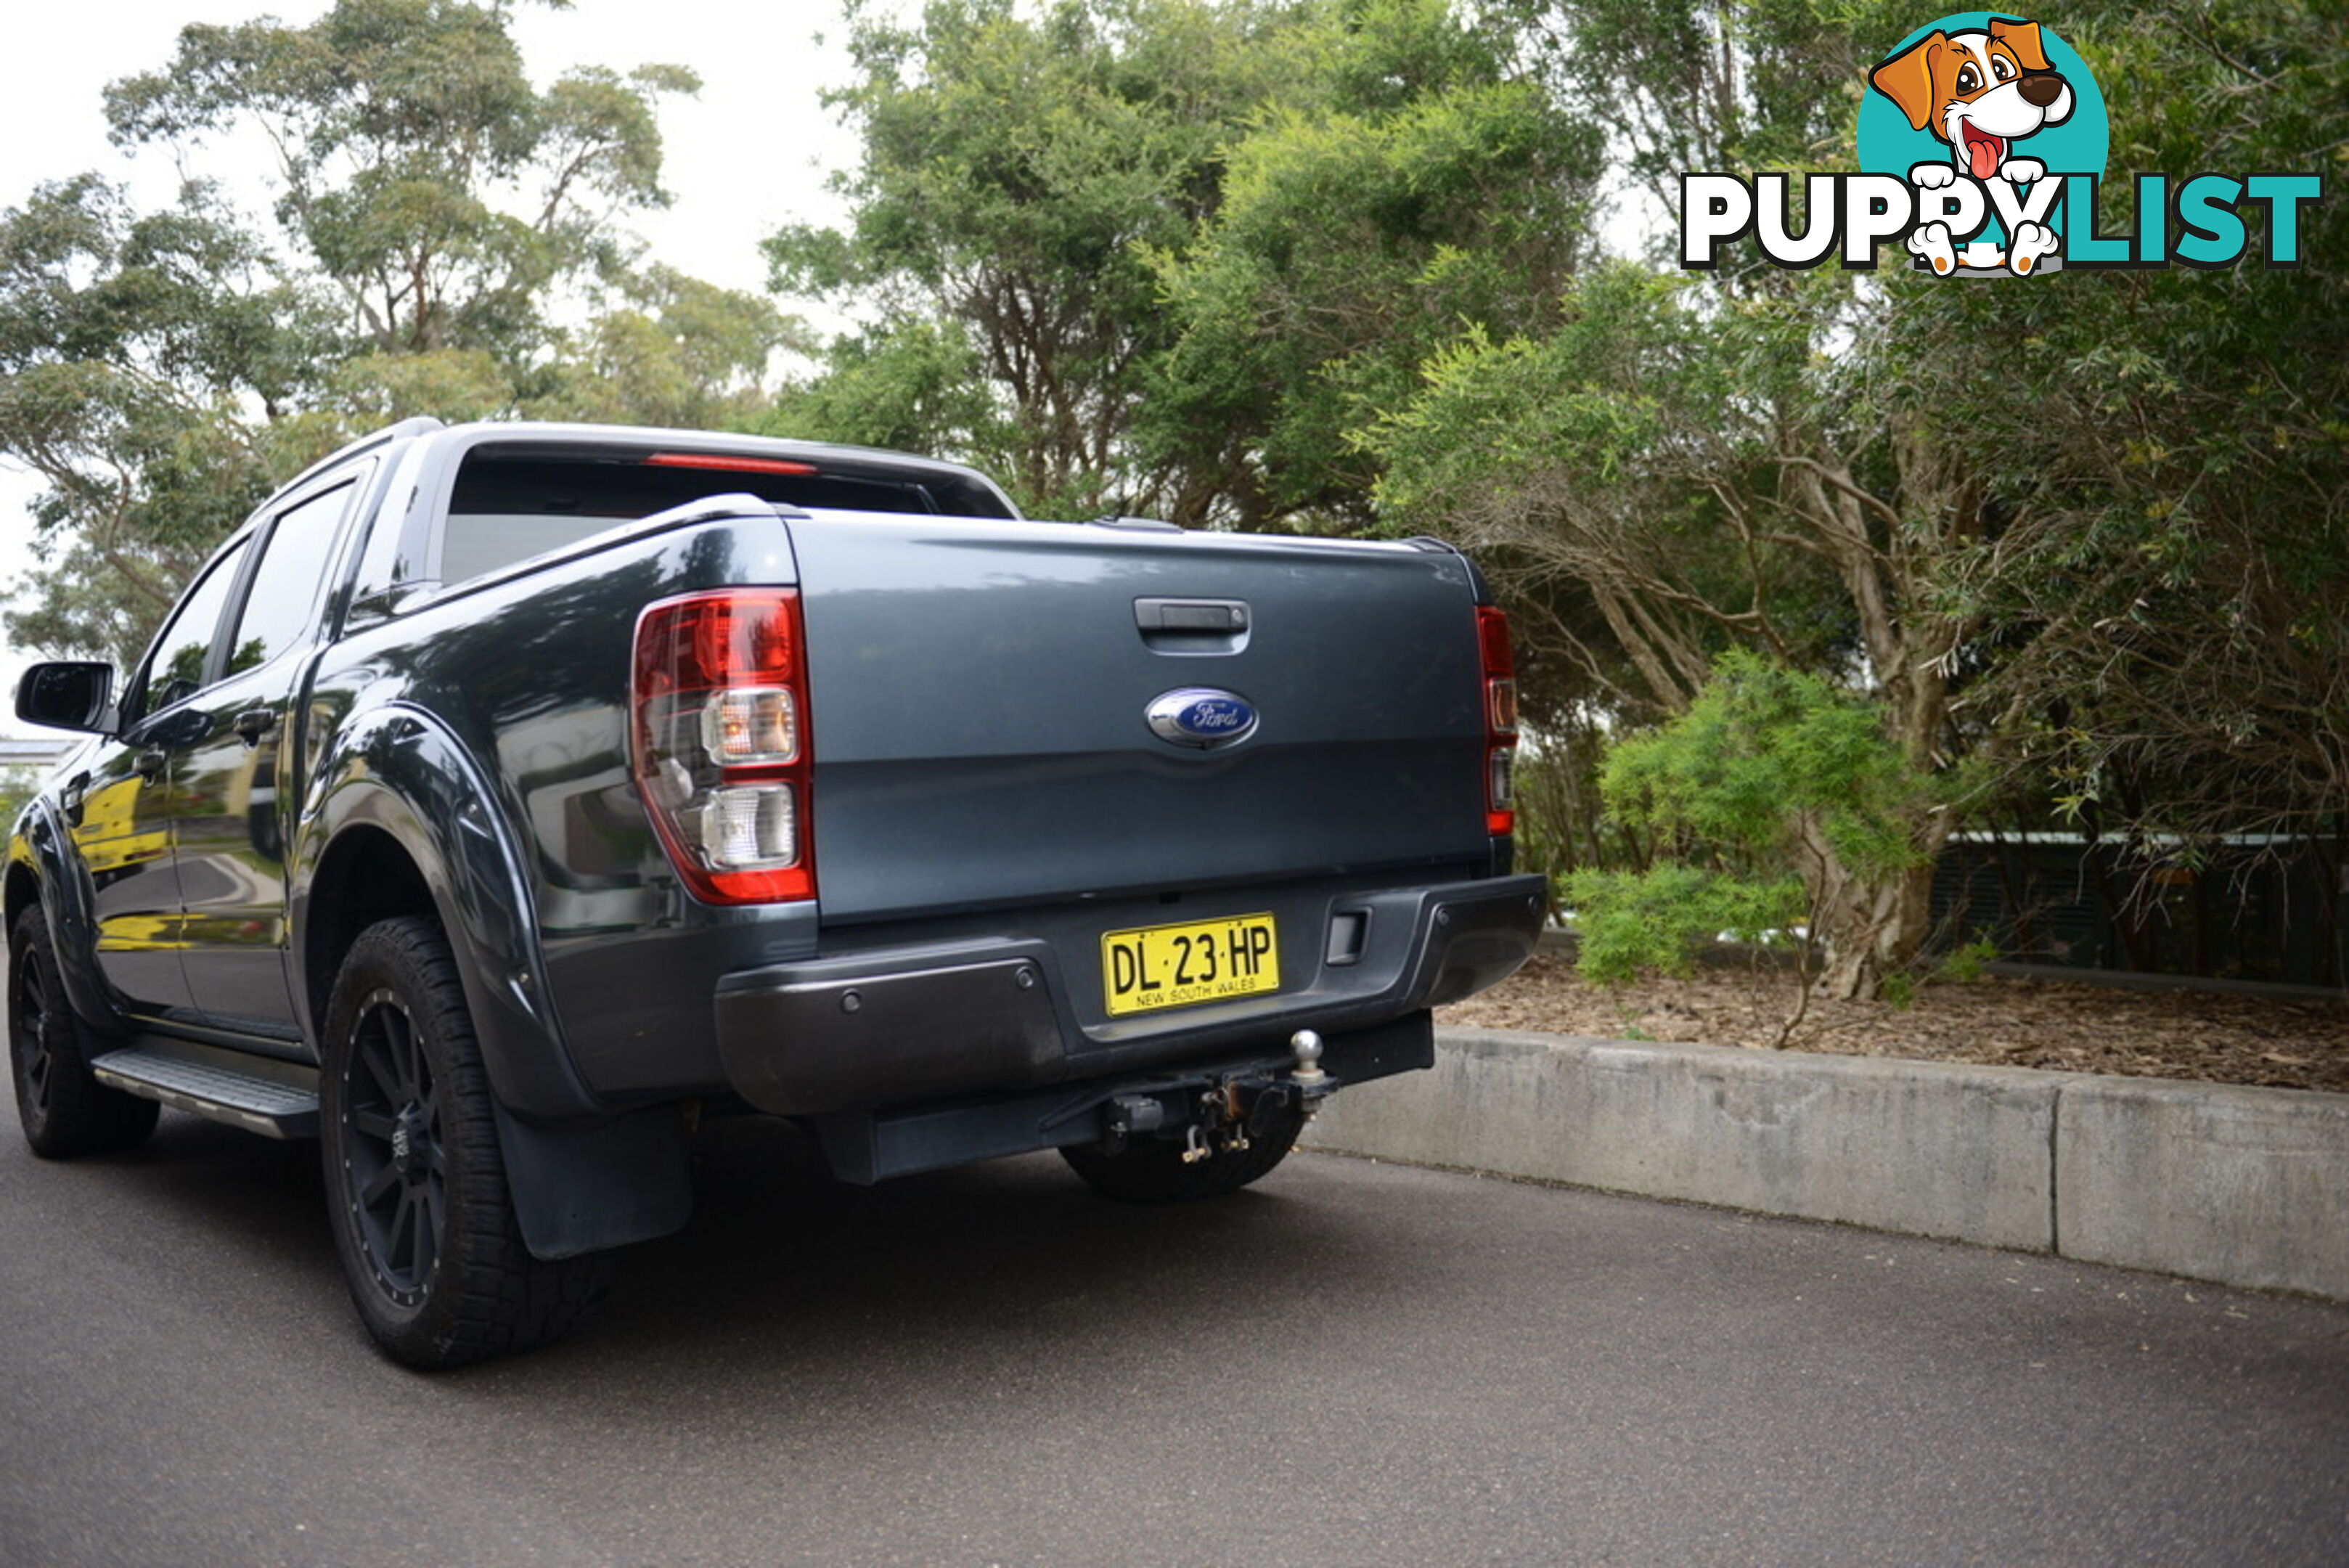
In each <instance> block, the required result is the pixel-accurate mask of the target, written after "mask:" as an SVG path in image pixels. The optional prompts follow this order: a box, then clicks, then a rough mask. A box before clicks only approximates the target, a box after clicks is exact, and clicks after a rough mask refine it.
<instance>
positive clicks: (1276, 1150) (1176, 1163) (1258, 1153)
mask: <svg viewBox="0 0 2349 1568" xmlns="http://www.w3.org/2000/svg"><path fill="white" fill-rule="evenodd" d="M1304 1130H1305V1114H1304V1112H1303V1111H1302V1110H1300V1109H1299V1108H1297V1107H1295V1106H1287V1107H1284V1108H1282V1109H1281V1110H1279V1111H1278V1112H1277V1113H1275V1114H1274V1115H1273V1116H1271V1117H1270V1118H1268V1125H1266V1126H1264V1127H1263V1128H1262V1130H1260V1131H1258V1130H1256V1129H1254V1128H1251V1130H1250V1131H1249V1133H1248V1142H1247V1147H1245V1148H1216V1149H1213V1150H1212V1151H1211V1152H1210V1153H1208V1154H1207V1155H1206V1158H1202V1159H1195V1160H1193V1161H1191V1162H1189V1163H1188V1164H1185V1162H1184V1159H1183V1152H1184V1146H1183V1143H1182V1141H1181V1140H1180V1139H1176V1138H1157V1137H1147V1138H1139V1139H1136V1140H1135V1141H1133V1142H1132V1143H1129V1144H1127V1145H1126V1146H1125V1147H1123V1148H1122V1149H1119V1150H1118V1151H1117V1152H1116V1153H1114V1154H1104V1153H1103V1152H1102V1151H1101V1150H1100V1149H1098V1148H1064V1149H1062V1150H1061V1158H1062V1159H1065V1160H1067V1161H1068V1162H1069V1168H1070V1169H1071V1170H1073V1171H1075V1172H1076V1173H1077V1174H1078V1175H1079V1176H1081V1177H1082V1178H1083V1179H1084V1180H1085V1184H1086V1185H1087V1186H1089V1187H1091V1188H1092V1189H1093V1190H1094V1191H1096V1192H1098V1193H1100V1194H1102V1196H1103V1197H1105V1198H1114V1199H1117V1200H1118V1201H1119V1202H1121V1203H1183V1202H1187V1201H1189V1200H1190V1199H1195V1198H1212V1197H1214V1196H1215V1195H1216V1193H1218V1192H1231V1191H1235V1190H1237V1189H1239V1188H1243V1187H1246V1186H1247V1184H1248V1183H1249V1182H1251V1181H1255V1180H1257V1179H1259V1178H1261V1177H1263V1176H1265V1175H1266V1174H1267V1173H1268V1172H1269V1171H1270V1170H1271V1169H1272V1168H1273V1167H1274V1166H1276V1165H1278V1164H1279V1163H1280V1162H1281V1161H1282V1160H1284V1159H1286V1158H1288V1151H1289V1150H1290V1149H1292V1148H1294V1147H1297V1135H1298V1134H1299V1133H1301V1132H1303V1131H1304Z"/></svg>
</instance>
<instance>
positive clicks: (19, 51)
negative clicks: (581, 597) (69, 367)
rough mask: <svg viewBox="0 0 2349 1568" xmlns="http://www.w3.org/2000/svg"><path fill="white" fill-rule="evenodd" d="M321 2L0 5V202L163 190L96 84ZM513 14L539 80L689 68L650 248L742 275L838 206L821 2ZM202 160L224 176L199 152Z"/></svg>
mask: <svg viewBox="0 0 2349 1568" xmlns="http://www.w3.org/2000/svg"><path fill="white" fill-rule="evenodd" d="M326 8H327V7H326V4H325V3H323V0H278V3H276V4H274V5H273V4H270V3H268V0H254V3H253V4H250V5H244V4H239V3H238V0H104V3H103V4H99V5H91V6H90V7H89V8H88V10H84V9H83V8H82V7H81V6H80V5H72V4H54V3H52V4H47V5H36V4H32V3H30V0H26V3H23V4H16V5H10V7H9V11H10V16H9V18H8V52H7V56H6V63H5V65H0V207H16V206H20V205H22V204H23V203H24V202H25V200H26V197H27V196H29V195H31V194H32V192H33V189H34V187H35V186H36V185H38V184H40V183H41V182H44V181H49V180H60V179H64V178H66V177H67V176H69V175H73V174H77V173H79V172H81V171H84V170H93V169H94V170H98V171H101V172H104V173H106V174H108V175H109V176H111V177H113V178H117V179H128V178H131V177H132V175H133V171H134V168H135V169H136V170H138V171H142V172H141V173H140V175H139V185H138V187H137V188H138V189H139V190H140V194H141V196H142V198H143V200H142V205H160V204H162V203H163V202H167V201H168V200H169V199H170V196H171V190H172V188H173V184H174V181H175V178H176V177H175V175H174V174H173V172H172V168H171V157H170V155H169V154H168V152H158V151H150V152H149V153H147V154H145V155H144V156H142V157H141V158H140V159H139V160H138V161H137V163H136V165H134V164H133V163H132V161H129V160H128V159H126V158H125V157H124V156H123V155H122V154H121V153H119V152H118V151H116V150H115V149H113V148H112V147H109V145H108V144H107V140H106V119H105V115H104V112H103V109H102V108H101V104H100V96H99V95H100V94H101V92H102V91H103V90H104V88H105V86H106V84H107V83H108V82H109V81H112V80H114V79H115V78H119V77H124V76H129V75H130V74H132V73H133V72H137V71H143V70H150V69H152V68H154V67H159V66H161V65H163V64H165V63H166V62H167V61H169V60H170V58H171V55H172V52H173V48H174V40H175V39H176V38H177V37H178V36H179V31H180V29H181V27H182V26H186V25H187V24H189V23H191V22H214V23H220V22H240V21H245V20H249V19H251V18H252V17H254V16H264V15H274V16H278V17H279V18H281V19H283V20H285V21H287V22H291V23H295V24H297V25H298V24H302V23H306V22H308V21H310V20H312V19H314V18H315V17H316V16H319V15H320V14H321V13H323V12H324V11H325V10H326ZM517 12H518V14H517V16H516V18H515V24H514V31H515V34H516V36H517V37H518V38H519V39H520V41H521V45H522V51H523V61H524V63H525V65H526V66H527V67H528V68H529V70H530V72H531V75H532V77H533V79H534V80H536V81H538V82H539V83H540V85H542V86H543V85H544V84H545V83H547V82H549V81H552V80H553V79H554V78H555V77H557V76H559V75H561V74H562V73H563V72H564V70H566V69H568V68H570V67H573V66H575V65H601V66H609V67H613V68H615V69H617V70H622V71H626V70H627V69H629V68H630V67H635V66H638V65H642V64H645V63H647V62H648V61H656V60H657V61H663V62H667V63H671V64H676V65H682V66H688V67H692V68H693V69H694V70H695V71H697V72H698V73H699V74H700V77H701V80H702V89H701V96H700V97H699V98H698V99H671V100H669V101H668V102H667V104H666V105H665V106H664V108H663V110H662V113H661V130H662V133H663V138H664V141H665V144H666V148H667V163H666V167H665V171H664V174H663V181H664V182H665V183H666V184H667V187H668V189H669V190H670V192H672V193H674V194H675V196H676V197H677V202H676V204H675V205H674V206H673V207H672V208H670V209H669V210H668V211H667V212H666V213H657V214H654V215H652V216H650V217H648V218H647V219H645V220H643V221H642V222H640V223H637V224H636V229H637V231H638V232H639V233H640V234H643V235H644V237H645V238H646V239H647V240H648V241H650V242H651V244H652V247H653V253H654V254H656V255H657V256H658V257H659V258H660V259H661V260H663V261H665V262H667V264H669V265H672V266H675V267H677V268H678V269H679V270H681V271H684V272H687V273H690V274H692V275H695V276H698V277H704V278H708V279H709V280H710V281H711V282H713V283H719V284H724V285H727V286H730V287H734V288H751V289H755V288H759V287H761V286H763V284H764V282H765V276H766V273H765V266H764V264H763V262H762V261H761V257H760V255H759V250H758V243H759V240H760V238H761V236H762V235H764V234H767V233H769V232H770V231H771V230H773V229H774V228H776V227H777V226H779V225H780V224H781V223H786V222H794V221H801V222H806V221H814V222H828V221H835V220H836V219H837V218H838V216H839V207H838V204H837V202H835V201H834V200H833V198H832V197H831V196H830V195H829V194H828V193H827V192H825V191H824V190H823V178H824V175H825V173H826V172H827V171H829V170H830V169H831V168H833V167H836V166H838V165H840V164H841V163H843V162H844V161H847V160H848V159H850V158H851V157H853V156H854V151H855V144H854V140H853V139H850V138H848V137H847V136H845V135H844V134H843V132H842V131H841V130H840V129H839V127H838V125H837V124H836V123H834V120H833V115H832V114H831V113H830V111H828V110H826V109H823V107H822V106H821V105H820V104H818V103H817V101H816V94H817V92H818V90H819V89H820V88H823V87H825V86H828V85H833V84H835V83H837V82H839V81H841V80H843V78H845V76H846V73H847V69H848V66H847V58H846V56H845V54H844V53H843V51H842V50H841V49H840V48H839V47H838V39H839V36H840V35H841V34H842V33H843V30H844V29H843V25H842V23H841V21H840V17H839V15H838V7H837V5H835V4H833V0H815V3H812V4H807V3H792V0H785V3H784V4H781V5H746V4H743V3H742V0H660V3H659V4H657V5H648V4H646V3H645V0H577V5H576V8H575V9H574V10H571V11H549V10H546V9H544V8H543V7H541V6H538V5H521V6H519V7H517ZM819 34H821V35H823V42H821V43H820V42H819V41H818V35H819ZM202 171H203V172H206V173H216V174H219V175H221V176H222V177H223V178H231V177H236V176H238V175H239V171H235V170H232V169H229V168H227V167H225V166H222V165H220V164H217V163H213V162H207V164H206V165H205V166H204V168H203V170H202ZM262 178H263V170H262V169H260V168H259V167H248V168H247V169H245V170H244V171H242V173H241V178H238V181H237V182H238V185H239V189H238V194H239V196H240V197H241V198H242V199H243V200H244V201H245V202H247V204H248V205H250V206H251V207H253V208H254V209H261V208H263V207H264V204H265V201H266V195H267V192H266V191H265V189H264V187H263V186H262V185H261V184H260V183H259V182H260V181H261V179H262ZM36 488H37V487H36V485H35V484H33V483H31V482H30V481H29V480H28V479H27V478H26V476H25V475H23V474H22V473H21V472H5V471H0V561H5V562H7V563H9V564H10V566H9V572H10V573H11V574H13V573H20V572H22V571H24V570H25V569H26V566H28V565H29V564H30V561H31V554H30V549H29V544H28V542H29V540H30V537H31V533H32V527H31V523H30V520H29V519H28V518H27V517H26V504H27V503H28V502H29V501H30V500H31V498H32V496H33V494H34V493H36ZM0 580H5V581H6V582H8V583H9V585H10V586H13V585H14V582H15V580H16V579H15V577H14V576H5V577H0ZM28 657H29V656H28V655H26V654H23V653H21V652H20V651H19V650H17V649H13V648H7V647H5V646H4V645H0V682H5V685H0V691H5V698H0V733H10V734H28V733H32V731H30V730H29V729H28V728H27V727H26V726H24V725H21V724H18V723H17V722H16V720H15V717H14V715H15V711H16V703H15V698H16V676H17V674H18V673H19V672H20V671H21V670H22V669H23V666H24V664H25V663H26V661H27V659H28ZM41 733H50V732H41Z"/></svg>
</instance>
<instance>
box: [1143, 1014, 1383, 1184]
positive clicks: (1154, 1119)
mask: <svg viewBox="0 0 2349 1568" xmlns="http://www.w3.org/2000/svg"><path fill="white" fill-rule="evenodd" d="M1288 1048H1289V1051H1290V1053H1291V1054H1292V1055H1294V1057H1295V1058H1296V1065H1295V1066H1294V1067H1292V1068H1290V1069H1289V1070H1288V1072H1287V1073H1286V1074H1284V1073H1282V1072H1280V1071H1279V1070H1278V1068H1256V1069H1251V1070H1249V1071H1246V1072H1238V1073H1227V1074H1225V1075H1221V1076H1219V1077H1217V1078H1216V1079H1215V1080H1214V1081H1213V1082H1211V1083H1209V1084H1207V1085H1205V1086H1204V1087H1203V1086H1201V1085H1199V1084H1198V1082H1197V1080H1193V1082H1192V1083H1191V1084H1190V1085H1182V1086H1177V1085H1168V1086H1167V1087H1166V1088H1164V1089H1162V1090H1157V1091H1154V1092H1153V1091H1143V1092H1136V1093H1129V1094H1123V1095H1119V1096H1115V1097H1113V1098H1112V1099H1111V1100H1110V1101H1109V1103H1108V1104H1106V1105H1105V1106H1102V1143H1101V1147H1102V1150H1103V1151H1104V1152H1107V1153H1114V1152H1116V1151H1117V1150H1119V1149H1121V1148H1123V1147H1125V1146H1126V1144H1127V1143H1129V1142H1130V1141H1131V1140H1132V1139H1133V1138H1134V1137H1170V1138H1171V1137H1177V1136H1180V1137H1181V1138H1182V1140H1183V1163H1185V1165H1195V1164H1197V1163H1198V1162H1199V1161H1200V1160H1203V1159H1206V1158H1208V1157H1209V1156H1211V1155H1214V1154H1216V1153H1219V1152H1220V1153H1233V1154H1237V1153H1239V1152H1240V1151H1242V1150H1245V1149H1247V1148H1248V1147H1250V1146H1251V1144H1252V1143H1253V1141H1254V1138H1255V1137H1262V1136H1264V1135H1265V1134H1266V1133H1268V1132H1270V1131H1271V1130H1272V1129H1273V1128H1274V1127H1276V1126H1277V1125H1278V1122H1279V1119H1280V1118H1281V1117H1282V1116H1289V1115H1296V1116H1303V1117H1306V1118H1308V1119H1310V1118H1311V1116H1312V1115H1313V1113H1314V1111H1315V1109H1316V1108H1317V1107H1318V1106H1319V1105H1320V1103H1321V1101H1323V1100H1324V1099H1326V1098H1328V1097H1329V1096H1330V1095H1331V1094H1332V1093H1334V1092H1335V1091H1336V1089H1337V1087H1338V1080H1337V1079H1335V1078H1333V1077H1331V1076H1330V1075H1329V1074H1328V1073H1325V1072H1323V1071H1322V1069H1321V1054H1322V1044H1321V1036H1320V1035H1319V1034H1317V1033H1314V1032H1313V1031H1312V1030H1310V1029H1300V1030H1299V1031H1298V1032H1297V1033H1295V1034H1293V1035H1291V1036H1289V1040H1288Z"/></svg>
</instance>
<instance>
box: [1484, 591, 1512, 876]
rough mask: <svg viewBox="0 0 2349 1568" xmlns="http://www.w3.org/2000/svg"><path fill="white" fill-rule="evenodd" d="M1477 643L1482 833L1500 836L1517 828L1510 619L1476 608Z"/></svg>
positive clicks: (1488, 607) (1486, 606)
mask: <svg viewBox="0 0 2349 1568" xmlns="http://www.w3.org/2000/svg"><path fill="white" fill-rule="evenodd" d="M1476 642H1477V646H1478V647H1479V649H1482V651H1483V655H1484V664H1485V832H1487V833H1490V834H1493V835H1494V836H1500V835H1503V834H1508V833H1514V832H1516V826H1517V813H1516V804H1515V801H1516V797H1515V795H1514V794H1513V793H1512V790H1511V785H1510V781H1509V767H1510V763H1512V761H1513V760H1514V759H1515V755H1516V749H1517V663H1516V658H1515V657H1514V656H1513V655H1512V654H1511V653H1510V651H1509V618H1508V617H1507V616H1506V615H1504V614H1502V613H1501V612H1500V611H1499V610H1498V609H1496V608H1495V607H1493V606H1491V605H1478V606H1477V607H1476Z"/></svg>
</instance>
